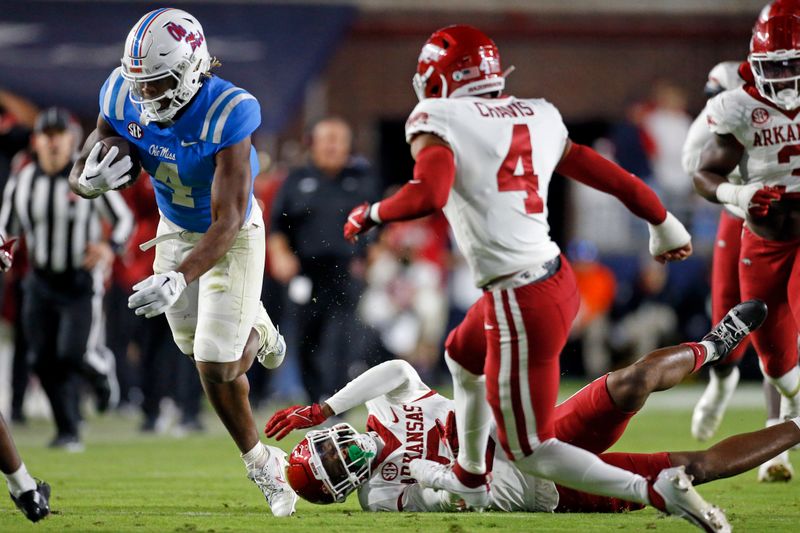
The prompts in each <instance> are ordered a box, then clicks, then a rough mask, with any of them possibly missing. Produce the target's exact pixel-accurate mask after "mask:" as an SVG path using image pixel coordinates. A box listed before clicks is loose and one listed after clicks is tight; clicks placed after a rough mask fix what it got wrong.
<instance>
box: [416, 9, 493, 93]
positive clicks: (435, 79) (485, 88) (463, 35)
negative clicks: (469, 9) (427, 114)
mask: <svg viewBox="0 0 800 533" xmlns="http://www.w3.org/2000/svg"><path fill="white" fill-rule="evenodd" d="M412 83H413V85H414V91H415V92H416V93H417V98H419V99H420V100H423V99H425V98H456V97H459V96H474V95H479V94H486V93H491V92H501V91H502V90H503V88H504V87H505V84H506V80H505V77H504V76H503V72H502V70H501V68H500V51H499V50H498V49H497V45H496V44H494V41H492V40H491V39H490V38H489V37H488V36H487V35H486V34H485V33H483V32H482V31H480V30H478V29H477V28H473V27H472V26H464V25H458V26H448V27H446V28H442V29H440V30H436V31H435V32H433V35H431V36H430V38H429V39H428V40H427V42H426V43H425V46H423V47H422V51H421V52H420V54H419V59H418V61H417V73H416V74H414V78H413V80H412Z"/></svg>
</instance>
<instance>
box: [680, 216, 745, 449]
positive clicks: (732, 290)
mask: <svg viewBox="0 0 800 533" xmlns="http://www.w3.org/2000/svg"><path fill="white" fill-rule="evenodd" d="M742 224H743V220H742V219H740V218H738V217H735V216H733V215H731V214H730V213H728V212H727V211H725V210H723V211H722V214H721V215H720V218H719V227H718V229H717V239H716V243H715V245H714V257H713V260H712V263H711V320H712V322H713V323H717V322H719V321H720V320H722V317H723V316H724V315H725V313H727V311H728V309H730V308H731V307H733V306H734V305H736V304H737V303H739V302H740V301H741V295H740V291H739V251H740V249H741V235H742ZM749 344H750V341H749V340H748V339H745V340H744V341H743V342H742V343H741V344H740V345H739V346H738V347H737V348H736V349H734V350H733V351H731V353H730V354H729V355H728V357H726V358H725V359H724V360H721V361H720V362H719V363H717V364H716V365H715V366H713V367H711V369H710V371H709V382H708V386H707V387H706V389H705V391H704V392H703V395H702V396H701V397H700V400H699V401H698V402H697V405H696V406H695V408H694V412H693V414H692V435H693V436H694V437H695V438H696V439H698V440H708V439H710V438H711V437H713V436H714V433H716V431H717V428H718V427H719V424H720V422H722V417H723V415H724V414H725V409H726V408H727V405H728V402H729V401H730V399H731V396H732V395H733V392H734V390H736V385H737V384H738V383H739V362H740V361H741V360H742V357H743V356H744V353H745V351H746V350H747V347H748V346H749Z"/></svg>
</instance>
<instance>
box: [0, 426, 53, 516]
mask: <svg viewBox="0 0 800 533" xmlns="http://www.w3.org/2000/svg"><path fill="white" fill-rule="evenodd" d="M0 470H2V472H3V474H4V475H5V476H6V484H7V485H8V491H9V493H10V494H11V499H12V500H13V501H14V503H15V504H16V505H17V507H18V508H19V510H20V511H22V512H23V513H24V514H25V516H26V517H27V518H28V520H30V521H31V522H38V521H39V520H41V519H42V518H44V517H45V516H47V515H48V514H50V503H49V501H48V500H49V498H50V485H48V484H47V483H45V482H44V481H39V482H37V481H36V480H35V479H33V477H31V475H30V474H29V473H28V469H27V468H26V467H25V463H23V462H22V458H21V457H20V456H19V452H17V447H16V446H15V445H14V440H13V439H12V438H11V432H10V431H9V430H8V426H7V425H6V421H5V420H4V419H3V416H2V415H0Z"/></svg>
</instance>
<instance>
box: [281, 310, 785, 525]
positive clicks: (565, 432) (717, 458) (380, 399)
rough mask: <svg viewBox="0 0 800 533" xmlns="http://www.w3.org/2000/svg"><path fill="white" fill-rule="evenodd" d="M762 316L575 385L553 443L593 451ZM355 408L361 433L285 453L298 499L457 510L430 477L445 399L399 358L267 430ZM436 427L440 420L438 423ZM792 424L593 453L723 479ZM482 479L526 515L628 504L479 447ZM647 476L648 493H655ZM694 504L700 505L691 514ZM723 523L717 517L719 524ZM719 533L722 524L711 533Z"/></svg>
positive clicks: (654, 469)
mask: <svg viewBox="0 0 800 533" xmlns="http://www.w3.org/2000/svg"><path fill="white" fill-rule="evenodd" d="M765 316H766V308H765V306H764V305H763V304H762V303H761V302H745V303H743V304H739V305H738V306H736V307H735V308H734V309H733V310H731V311H730V312H729V313H728V314H727V315H726V317H725V318H724V319H723V321H722V322H720V324H718V325H717V326H716V327H715V328H714V329H713V330H712V331H711V333H709V334H708V335H706V336H705V337H704V340H703V341H702V342H700V343H686V344H682V345H680V346H673V347H670V348H663V349H660V350H657V351H654V352H652V353H650V354H648V355H646V356H645V357H644V358H642V359H641V360H639V361H638V362H636V363H634V364H633V365H631V366H628V367H626V368H623V369H620V370H617V371H615V372H611V373H610V374H608V375H606V376H603V377H601V378H599V379H597V380H595V381H594V382H592V383H591V384H589V385H587V386H586V387H584V388H583V389H581V390H580V391H579V392H577V393H576V394H574V395H573V396H572V397H570V398H569V399H567V400H566V401H564V402H563V403H561V404H560V405H558V406H557V408H556V413H555V425H556V432H557V435H558V438H559V439H561V440H564V441H565V442H570V443H572V444H574V445H577V446H580V447H583V448H585V449H588V450H591V451H593V452H595V453H602V452H604V451H605V450H607V449H608V448H609V447H611V446H612V445H613V444H614V443H615V442H616V441H617V440H618V439H619V437H620V436H621V435H622V433H623V431H624V430H625V427H626V426H627V424H628V421H629V420H630V419H631V417H632V416H634V415H635V414H636V412H637V411H638V410H639V409H641V407H642V406H643V405H644V402H645V401H646V399H647V397H648V396H649V394H650V393H652V392H655V391H660V390H666V389H669V388H671V387H673V386H675V385H677V384H678V383H680V382H681V381H682V380H683V379H684V378H685V377H686V376H688V375H689V374H691V373H693V372H696V371H698V370H699V369H700V368H701V367H702V366H703V365H705V364H711V363H713V362H715V361H717V360H719V359H721V358H724V357H725V356H726V355H727V354H728V353H729V352H730V351H731V350H732V349H734V348H735V347H736V346H737V345H738V344H739V343H740V342H741V341H742V339H744V338H745V337H746V335H747V334H749V332H750V331H752V330H753V329H755V328H756V327H758V326H759V325H760V324H761V322H762V321H763V320H764V318H765ZM362 403H366V406H367V409H368V411H369V417H368V419H367V429H368V431H369V432H368V433H366V434H359V433H357V432H356V431H355V430H353V428H352V427H350V426H349V425H347V424H338V425H336V426H334V427H332V428H330V429H325V430H315V431H310V432H308V433H307V434H306V437H305V438H304V439H303V440H302V441H301V442H300V443H299V444H298V445H297V446H295V448H294V449H293V451H292V453H291V456H290V461H289V469H288V471H287V477H288V480H289V483H290V484H291V485H292V487H293V488H294V489H295V490H296V491H297V492H298V494H300V496H301V497H303V498H305V499H306V500H308V501H310V502H312V503H320V504H324V503H333V502H343V501H344V500H345V498H346V497H347V495H348V494H350V493H351V492H352V491H354V490H355V489H358V497H359V502H360V503H361V507H362V508H363V509H364V510H368V511H453V510H458V509H460V508H461V506H462V505H463V502H460V498H458V497H453V496H451V495H449V494H448V493H446V491H437V490H432V489H430V488H424V487H423V486H422V483H416V482H415V481H421V480H425V483H426V484H430V485H434V486H435V485H436V476H437V473H439V472H440V471H441V470H442V469H445V468H448V465H450V464H451V462H452V461H453V460H454V453H457V450H456V449H453V447H452V446H451V445H450V443H452V444H455V443H454V442H452V441H453V439H452V438H447V436H448V435H454V434H455V428H454V427H453V426H452V421H453V420H454V417H453V411H452V410H453V407H454V403H453V401H451V400H449V399H447V398H444V397H443V396H441V395H439V394H437V393H436V392H435V391H433V390H431V389H430V388H428V387H427V386H426V385H425V384H424V383H422V381H421V380H420V378H419V376H418V375H417V373H416V372H415V371H414V369H413V368H412V367H411V366H410V365H409V364H408V363H406V362H405V361H399V360H397V361H389V362H387V363H383V364H381V365H378V366H376V367H373V368H371V369H369V370H367V371H366V372H365V373H364V374H362V375H361V376H359V377H358V378H356V379H354V380H353V381H351V382H350V383H349V384H348V385H347V386H346V387H345V388H343V389H342V390H341V391H339V392H338V393H336V394H335V395H334V396H332V397H331V398H329V399H328V400H327V401H326V402H325V403H323V404H321V405H320V404H314V405H310V406H306V407H301V406H294V407H290V408H288V409H284V410H282V411H279V412H277V413H275V415H274V416H273V417H272V418H271V419H270V420H269V422H268V423H267V426H266V432H267V435H268V436H276V437H277V438H278V439H282V438H284V437H285V436H286V435H288V434H289V433H290V432H291V431H292V430H294V429H301V428H308V427H311V426H314V425H317V424H320V423H322V422H324V421H325V419H326V418H328V417H329V416H333V415H340V414H341V413H343V412H345V411H347V410H349V409H352V408H353V407H356V406H358V405H360V404H362ZM448 417H449V418H450V420H449V422H448V426H447V427H446V428H443V427H442V425H441V421H444V420H447V419H448ZM798 423H800V421H798V420H793V421H789V422H785V423H783V424H779V425H777V426H774V427H771V428H766V429H762V430H760V431H756V432H754V433H747V434H742V435H735V436H732V437H730V438H728V439H726V440H724V441H722V442H720V443H718V444H717V445H715V446H713V447H711V448H710V449H708V450H704V451H693V452H661V453H653V454H632V453H603V454H602V455H601V458H602V459H603V460H604V461H606V462H608V463H611V464H614V465H617V466H619V467H621V468H624V469H627V470H630V471H633V472H637V473H639V474H641V475H643V476H645V477H655V476H658V475H659V473H660V472H663V471H664V470H665V469H674V468H680V469H685V470H686V472H687V473H688V474H689V475H691V476H694V482H695V483H696V484H699V483H706V482H708V481H713V480H716V479H721V478H725V477H730V476H734V475H737V474H740V473H742V472H744V471H746V470H749V469H751V468H753V467H755V466H758V465H759V464H760V463H761V462H763V461H765V460H766V459H768V458H769V457H772V456H774V455H777V454H778V453H780V452H782V451H783V450H786V449H788V448H789V447H791V446H792V445H794V444H796V443H798V442H800V428H799V427H798ZM489 450H490V457H489V461H490V463H491V462H492V460H493V463H494V464H493V466H492V472H493V476H492V482H491V491H490V505H489V508H490V509H493V510H498V511H527V512H551V511H557V512H568V511H573V512H615V511H621V510H626V509H639V508H642V507H643V506H642V505H641V504H633V503H629V502H626V501H623V500H619V499H615V498H607V497H601V496H593V495H590V494H587V493H583V492H578V491H574V490H571V489H567V488H565V487H562V486H559V485H555V484H554V483H552V482H550V481H547V480H543V479H539V478H536V477H533V476H530V475H527V474H524V473H522V472H521V471H520V470H519V469H518V468H517V467H516V466H515V465H514V463H513V462H511V461H509V460H508V458H507V457H506V456H505V454H503V453H497V451H496V450H495V446H494V444H493V441H491V442H490V446H489ZM659 489H660V487H659V484H658V483H656V490H659ZM703 510H704V509H702V510H701V512H702V511H703ZM726 526H727V524H726ZM721 530H722V531H725V530H726V529H724V528H723V529H721Z"/></svg>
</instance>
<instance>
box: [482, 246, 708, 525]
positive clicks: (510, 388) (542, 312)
mask: <svg viewBox="0 0 800 533" xmlns="http://www.w3.org/2000/svg"><path fill="white" fill-rule="evenodd" d="M487 296H489V297H491V298H492V299H491V300H490V301H489V303H490V306H487V310H486V317H487V319H488V320H487V323H489V324H490V325H492V326H494V327H496V329H495V330H491V329H490V330H487V347H488V353H487V364H486V375H487V391H488V398H489V403H490V404H491V406H492V410H493V412H494V414H495V420H496V422H497V425H498V436H499V438H500V443H501V445H502V446H503V448H504V450H505V451H506V453H507V454H508V455H509V457H510V458H512V459H513V460H515V464H516V466H517V467H518V468H519V469H520V470H521V471H523V472H525V473H527V474H531V475H534V476H540V477H544V478H547V479H551V480H553V481H555V482H556V483H558V484H560V485H564V486H567V487H570V488H573V489H578V490H583V491H588V492H592V493H595V494H600V495H604V496H611V497H617V498H623V499H626V500H631V501H634V502H638V503H645V504H651V505H654V506H656V507H657V508H659V509H661V510H665V511H667V512H670V513H671V514H675V515H677V516H681V517H684V518H686V519H687V520H690V521H692V522H694V523H697V517H698V516H703V515H698V512H699V511H700V509H701V508H702V510H703V512H704V513H707V514H706V515H705V516H706V517H708V520H705V522H709V521H710V520H716V521H724V515H722V514H721V511H719V510H718V509H716V508H713V507H711V506H709V505H708V504H707V503H705V502H704V501H703V500H702V498H700V496H699V495H698V494H697V493H696V492H694V491H693V489H692V488H691V485H690V484H688V480H687V478H686V477H685V474H684V473H683V471H682V470H665V471H664V472H662V473H661V474H659V476H658V478H657V479H656V480H655V481H654V482H650V481H648V480H647V479H645V478H644V477H642V476H640V475H637V474H634V473H631V472H627V471H625V470H623V469H620V468H617V467H614V466H612V465H609V464H606V463H604V462H603V461H602V460H600V458H599V457H597V456H596V455H594V454H592V453H590V452H588V451H586V450H583V449H581V448H578V447H576V446H572V445H570V444H567V443H564V442H561V441H559V440H558V439H556V438H555V429H554V423H553V422H554V420H553V415H554V407H555V400H556V395H557V393H558V382H559V361H558V358H559V356H560V352H561V349H562V348H563V346H564V344H565V343H566V339H567V335H568V334H569V329H570V326H571V323H572V320H573V319H574V317H575V315H576V313H577V310H578V301H579V298H578V294H577V287H576V284H575V278H574V275H573V274H572V271H571V268H570V267H569V264H568V263H567V262H566V260H565V259H563V258H562V267H561V268H560V269H559V271H558V272H557V273H556V274H555V275H553V276H552V277H550V278H548V279H546V280H543V281H540V282H536V283H532V284H529V285H526V286H524V287H520V288H517V289H513V290H506V291H492V293H490V294H488V295H487ZM687 485H688V486H687Z"/></svg>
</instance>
